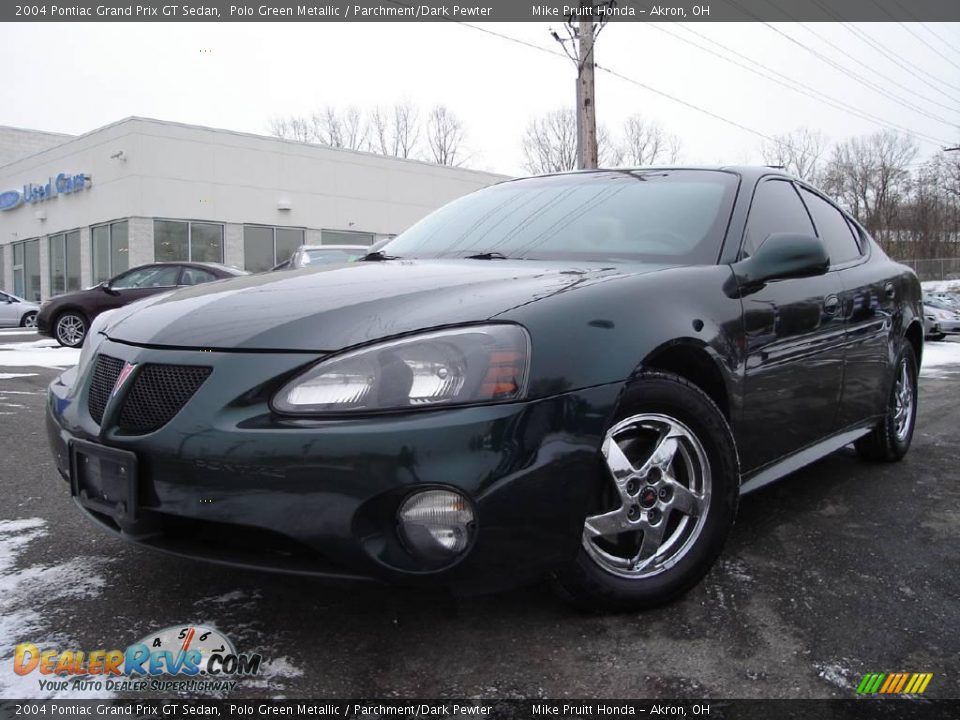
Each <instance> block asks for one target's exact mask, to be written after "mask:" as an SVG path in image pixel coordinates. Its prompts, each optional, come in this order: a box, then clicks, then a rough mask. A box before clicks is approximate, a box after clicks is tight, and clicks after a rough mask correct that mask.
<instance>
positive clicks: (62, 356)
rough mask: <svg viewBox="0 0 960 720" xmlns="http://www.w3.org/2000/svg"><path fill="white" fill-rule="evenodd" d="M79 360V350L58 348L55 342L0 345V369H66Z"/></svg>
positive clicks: (43, 341)
mask: <svg viewBox="0 0 960 720" xmlns="http://www.w3.org/2000/svg"><path fill="white" fill-rule="evenodd" d="M79 359H80V348H76V349H73V348H65V347H60V345H59V344H58V343H57V341H56V340H48V339H44V340H33V341H31V342H22V343H8V344H6V345H0V367H48V368H67V367H70V366H71V365H76V364H77V361H78V360H79Z"/></svg>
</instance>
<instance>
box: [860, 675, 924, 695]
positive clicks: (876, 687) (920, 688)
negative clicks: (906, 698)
mask: <svg viewBox="0 0 960 720" xmlns="http://www.w3.org/2000/svg"><path fill="white" fill-rule="evenodd" d="M932 679H933V673H890V674H889V675H888V674H886V673H867V674H866V675H864V676H863V679H862V680H861V681H860V684H859V685H858V686H857V694H858V695H873V694H880V695H901V694H902V695H921V694H922V693H923V692H924V691H926V689H927V685H929V684H930V681H931V680H932Z"/></svg>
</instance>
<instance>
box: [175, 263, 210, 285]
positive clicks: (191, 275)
mask: <svg viewBox="0 0 960 720" xmlns="http://www.w3.org/2000/svg"><path fill="white" fill-rule="evenodd" d="M216 279H217V276H216V275H214V274H213V273H212V272H207V271H206V270H201V269H200V268H194V267H185V268H184V269H183V275H181V276H180V284H181V285H200V284H202V283H208V282H212V281H214V280H216Z"/></svg>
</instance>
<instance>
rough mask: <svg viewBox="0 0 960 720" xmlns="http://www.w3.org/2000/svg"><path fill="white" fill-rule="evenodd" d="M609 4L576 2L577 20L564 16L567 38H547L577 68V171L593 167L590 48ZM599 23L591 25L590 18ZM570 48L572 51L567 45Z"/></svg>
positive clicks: (594, 139) (594, 143)
mask: <svg viewBox="0 0 960 720" xmlns="http://www.w3.org/2000/svg"><path fill="white" fill-rule="evenodd" d="M611 2H612V0H607V1H606V2H601V3H599V4H596V5H595V4H593V2H591V0H580V4H579V6H578V8H577V14H576V15H577V19H576V20H574V17H573V15H568V16H567V24H566V30H567V35H568V37H567V38H561V37H560V35H558V34H557V33H556V31H554V30H551V31H550V34H551V35H553V39H554V40H556V41H557V42H558V43H560V45H561V46H562V47H563V50H564V52H565V53H566V54H567V57H569V58H570V59H571V60H572V61H573V64H574V66H576V68H577V93H576V98H577V101H576V108H575V110H576V112H575V114H576V118H577V167H578V168H580V169H581V170H583V169H588V168H595V167H597V104H596V89H595V86H594V58H593V53H594V44H595V41H596V39H597V36H598V35H599V34H600V30H601V29H602V28H603V27H604V25H605V24H606V18H605V16H604V15H603V14H602V10H601V9H602V8H604V7H606V6H608V5H610V4H611ZM595 16H599V17H600V20H599V21H598V22H594V17H595ZM568 42H569V43H571V44H572V45H573V50H571V49H570V48H568V47H567V43H568Z"/></svg>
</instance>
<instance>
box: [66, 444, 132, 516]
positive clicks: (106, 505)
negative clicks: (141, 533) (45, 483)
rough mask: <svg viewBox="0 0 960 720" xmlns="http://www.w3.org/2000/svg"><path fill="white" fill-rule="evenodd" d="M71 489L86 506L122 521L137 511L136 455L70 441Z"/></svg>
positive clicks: (74, 495)
mask: <svg viewBox="0 0 960 720" xmlns="http://www.w3.org/2000/svg"><path fill="white" fill-rule="evenodd" d="M70 493H71V494H72V495H73V497H75V498H76V499H77V501H78V502H79V503H80V504H81V505H83V506H84V507H86V508H89V509H90V510H93V511H95V512H98V513H102V514H104V515H108V516H110V517H112V518H113V519H115V520H117V521H121V522H131V523H132V522H134V521H135V520H136V511H137V456H136V455H135V454H134V453H132V452H129V451H127V450H118V449H117V448H110V447H105V446H103V445H98V444H96V443H91V442H86V441H85V440H73V441H71V442H70Z"/></svg>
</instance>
